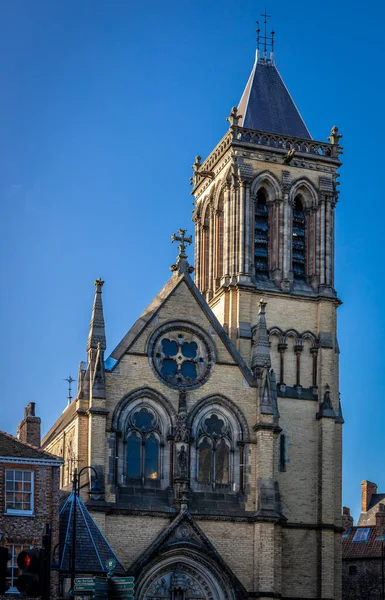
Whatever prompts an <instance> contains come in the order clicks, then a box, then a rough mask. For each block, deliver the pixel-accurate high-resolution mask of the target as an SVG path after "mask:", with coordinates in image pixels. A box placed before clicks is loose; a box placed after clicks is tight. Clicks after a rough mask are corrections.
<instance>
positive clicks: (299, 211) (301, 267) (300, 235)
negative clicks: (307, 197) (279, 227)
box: [292, 196, 306, 279]
mask: <svg viewBox="0 0 385 600" xmlns="http://www.w3.org/2000/svg"><path fill="white" fill-rule="evenodd" d="M292 231H293V233H292V269H293V274H294V277H295V278H297V279H303V278H304V277H305V274H306V217H305V212H304V210H303V205H302V201H301V197H300V196H297V197H296V198H295V200H294V207H293V230H292Z"/></svg>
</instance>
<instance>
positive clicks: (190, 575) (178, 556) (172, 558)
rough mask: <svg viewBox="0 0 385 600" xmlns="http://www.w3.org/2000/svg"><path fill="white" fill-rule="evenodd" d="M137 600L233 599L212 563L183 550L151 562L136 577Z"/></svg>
mask: <svg viewBox="0 0 385 600" xmlns="http://www.w3.org/2000/svg"><path fill="white" fill-rule="evenodd" d="M136 598H137V600H235V595H234V592H233V589H232V585H231V582H230V581H229V579H228V578H227V577H226V574H225V573H223V571H222V572H220V570H219V568H218V567H217V566H216V565H215V564H214V563H213V561H211V560H209V559H207V557H205V556H203V555H201V554H200V553H199V552H196V551H194V550H191V549H187V548H180V549H179V551H177V550H176V549H175V550H173V551H172V552H171V553H168V554H167V556H165V555H163V557H159V559H157V560H156V561H153V562H152V564H151V565H150V566H149V568H148V569H146V570H145V572H144V573H143V574H141V575H140V576H139V578H138V583H137V588H136Z"/></svg>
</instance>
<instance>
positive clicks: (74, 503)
mask: <svg viewBox="0 0 385 600" xmlns="http://www.w3.org/2000/svg"><path fill="white" fill-rule="evenodd" d="M74 510H76V553H75V563H76V564H75V570H76V573H89V574H98V573H106V572H107V571H108V568H107V567H106V561H107V559H109V558H113V559H115V560H116V568H115V573H116V574H117V575H122V574H123V573H124V568H123V567H122V565H121V564H120V562H119V560H118V558H117V556H116V554H115V552H114V551H113V549H112V548H111V546H110V545H109V543H108V542H107V540H106V538H105V537H104V535H103V534H102V532H101V531H100V529H99V527H98V526H97V525H96V523H95V521H94V520H93V518H92V517H91V515H90V513H89V512H88V510H87V508H86V505H85V504H84V502H83V500H82V499H81V498H79V496H77V495H75V494H74V492H72V493H71V494H70V495H69V496H68V497H67V499H66V501H65V502H64V504H63V506H62V508H61V510H60V517H59V518H60V527H59V537H60V541H59V549H60V552H59V553H60V561H59V570H60V571H62V572H69V571H70V569H71V547H72V539H73V538H72V526H73V511H74Z"/></svg>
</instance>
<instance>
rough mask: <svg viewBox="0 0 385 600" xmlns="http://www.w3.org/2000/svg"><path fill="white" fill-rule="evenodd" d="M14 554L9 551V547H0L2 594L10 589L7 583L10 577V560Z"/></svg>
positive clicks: (0, 593) (0, 587)
mask: <svg viewBox="0 0 385 600" xmlns="http://www.w3.org/2000/svg"><path fill="white" fill-rule="evenodd" d="M11 558H12V556H11V555H10V553H9V552H8V548H4V547H3V546H2V547H0V595H3V594H5V592H6V591H7V590H9V585H8V583H7V579H8V561H9V560H11Z"/></svg>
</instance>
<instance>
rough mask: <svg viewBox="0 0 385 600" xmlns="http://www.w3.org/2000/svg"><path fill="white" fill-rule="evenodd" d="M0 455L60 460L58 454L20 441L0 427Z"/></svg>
mask: <svg viewBox="0 0 385 600" xmlns="http://www.w3.org/2000/svg"><path fill="white" fill-rule="evenodd" d="M0 456H3V457H9V458H29V459H31V458H32V459H33V458H35V459H37V460H61V458H60V457H59V456H56V455H55V454H50V453H49V452H46V451H45V450H40V448H36V447H35V446H32V445H31V444H27V443H25V442H21V441H20V440H19V439H18V438H16V437H14V436H13V435H11V434H10V433H7V432H6V431H2V430H1V429H0Z"/></svg>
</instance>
